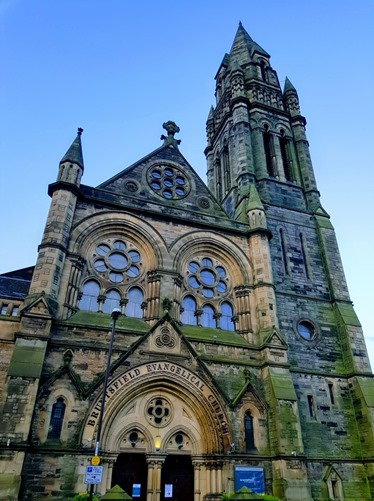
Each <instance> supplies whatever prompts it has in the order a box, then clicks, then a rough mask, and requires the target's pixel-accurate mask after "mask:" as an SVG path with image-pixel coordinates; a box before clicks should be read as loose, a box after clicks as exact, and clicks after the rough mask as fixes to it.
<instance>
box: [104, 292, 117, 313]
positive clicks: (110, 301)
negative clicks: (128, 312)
mask: <svg viewBox="0 0 374 501" xmlns="http://www.w3.org/2000/svg"><path fill="white" fill-rule="evenodd" d="M120 300H121V295H120V293H119V292H118V291H116V290H114V289H110V290H109V291H108V292H107V293H106V294H105V302H104V304H103V313H112V311H113V309H114V308H119V307H120Z"/></svg>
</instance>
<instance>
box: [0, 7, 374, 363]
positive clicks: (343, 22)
mask: <svg viewBox="0 0 374 501" xmlns="http://www.w3.org/2000/svg"><path fill="white" fill-rule="evenodd" d="M239 21H242V23H243V25H244V27H245V28H246V30H247V31H248V32H249V34H250V35H251V37H252V38H253V39H254V40H255V41H256V42H258V43H259V44H260V45H261V46H262V47H263V48H264V49H265V50H266V51H267V52H269V53H270V54H271V56H272V58H271V63H272V66H273V68H274V69H276V71H277V72H278V77H279V80H280V81H281V82H282V84H283V82H284V79H285V77H286V76H288V77H289V79H290V80H291V82H292V83H293V84H294V86H295V87H296V89H297V90H298V93H299V98H300V104H301V111H302V113H303V114H304V116H305V117H306V119H307V122H308V125H307V136H308V139H309V142H310V148H311V155H312V160H313V164H314V169H315V172H316V177H317V183H318V187H319V190H320V192H321V195H322V203H323V205H324V208H325V209H326V210H327V211H328V212H329V214H330V215H331V218H332V223H333V225H334V227H335V229H336V232H337V237H338V242H339V247H340V250H341V254H342V259H343V264H344V267H345V271H346V275H347V280H348V285H349V289H350V293H351V297H352V300H353V301H354V304H355V308H356V311H357V313H358V315H359V318H360V320H361V322H362V324H363V327H364V332H365V334H366V340H367V345H368V348H369V350H370V353H371V359H372V366H373V367H374V333H373V329H372V327H371V322H370V320H371V318H370V310H371V308H372V300H373V292H372V289H373V286H372V284H373V283H374V271H373V269H374V267H373V264H372V255H373V252H372V249H373V247H374V239H373V223H372V216H373V213H374V210H373V209H374V201H373V196H372V189H373V186H374V155H373V146H372V145H373V144H374V140H373V124H372V120H373V117H374V92H373V89H374V64H373V49H374V22H373V21H374V1H373V0H355V1H354V2H353V1H348V0H340V1H338V0H324V1H322V0H314V1H313V2H307V1H302V0H284V1H281V0H268V1H266V2H263V1H259V0H257V1H256V2H255V1H252V0H246V1H245V0H236V1H235V2H232V1H228V0H216V1H213V0H208V1H205V2H204V1H202V0H200V1H197V0H189V1H187V0H180V1H178V2H170V1H169V2H167V1H162V0H160V1H156V0H154V1H152V0H148V1H146V0H138V1H136V2H134V1H127V0H105V1H103V0H101V1H98V0H52V1H51V0H0V61H1V68H2V74H3V76H2V79H1V82H0V109H1V118H0V154H1V164H2V168H1V174H2V175H1V181H0V211H1V219H2V223H1V226H2V235H3V238H2V242H3V243H2V245H1V250H0V273H3V272H6V271H9V270H12V269H16V268H21V267H25V266H30V265H33V264H34V263H35V260H36V253H37V246H38V244H39V243H40V239H41V235H42V231H43V227H44V224H45V220H46V215H47V211H48V208H49V202H50V199H49V197H48V195H47V185H48V184H49V183H51V182H54V181H55V179H56V175H57V168H58V163H59V161H60V159H61V157H62V156H63V155H64V153H65V151H66V150H67V148H68V147H69V145H70V143H71V142H72V140H73V139H74V137H75V134H76V130H77V127H83V128H84V134H83V137H82V140H83V148H84V159H85V173H84V177H83V183H84V184H88V185H93V186H95V185H97V184H99V183H101V182H102V181H104V180H105V179H108V178H109V177H111V176H112V175H114V174H115V173H117V172H119V171H120V170H122V169H123V168H125V167H127V166H128V165H130V164H131V163H133V162H134V161H136V160H137V159H139V158H141V157H142V156H144V155H146V154H147V153H149V152H150V151H152V150H154V149H155V148H157V147H158V146H159V145H160V144H161V142H160V139H159V138H160V135H161V134H162V133H163V132H164V131H163V130H162V127H161V124H162V123H163V122H164V121H166V120H174V121H175V122H176V123H177V124H178V125H179V126H180V128H181V132H180V134H179V138H180V139H181V140H182V144H181V151H182V153H183V154H184V156H185V157H186V158H187V159H188V160H189V162H190V163H191V165H192V166H193V167H194V168H195V170H196V171H197V172H198V173H199V175H200V176H201V177H202V178H203V179H204V180H205V172H206V164H205V157H204V154H203V150H204V148H205V145H206V143H205V137H206V136H205V121H206V118H207V115H208V111H209V108H210V105H211V104H213V103H214V75H215V73H216V71H217V69H218V66H219V64H220V62H221V60H222V57H223V55H224V53H225V52H228V51H229V50H230V47H231V44H232V41H233V38H234V35H235V32H236V29H237V26H238V22H239Z"/></svg>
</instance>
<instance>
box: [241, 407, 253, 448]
mask: <svg viewBox="0 0 374 501" xmlns="http://www.w3.org/2000/svg"><path fill="white" fill-rule="evenodd" d="M244 435H245V450H246V452H250V451H253V449H254V448H255V438H254V433H253V417H252V414H251V413H250V412H249V411H248V412H246V413H245V416H244Z"/></svg>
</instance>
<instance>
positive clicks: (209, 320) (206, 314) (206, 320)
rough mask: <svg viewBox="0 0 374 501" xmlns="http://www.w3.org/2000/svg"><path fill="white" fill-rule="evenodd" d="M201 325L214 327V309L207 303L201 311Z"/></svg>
mask: <svg viewBox="0 0 374 501" xmlns="http://www.w3.org/2000/svg"><path fill="white" fill-rule="evenodd" d="M201 325H202V326H203V327H212V328H215V327H216V320H215V318H214V309H213V308H212V306H210V305H209V304H206V305H205V306H203V313H202V315H201Z"/></svg>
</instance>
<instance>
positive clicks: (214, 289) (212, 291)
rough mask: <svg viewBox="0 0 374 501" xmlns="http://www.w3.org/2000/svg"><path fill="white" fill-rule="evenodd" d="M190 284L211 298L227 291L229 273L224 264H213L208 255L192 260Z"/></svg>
mask: <svg viewBox="0 0 374 501" xmlns="http://www.w3.org/2000/svg"><path fill="white" fill-rule="evenodd" d="M187 281H188V285H189V286H190V287H192V288H193V289H195V290H198V291H200V292H201V294H202V295H203V296H204V297H206V298H208V299H210V298H213V297H215V296H219V295H220V294H224V293H225V292H226V291H227V275H226V271H225V269H224V268H223V266H220V265H215V264H213V261H212V260H211V259H209V258H207V257H204V258H203V259H201V260H194V261H190V263H189V264H188V278H187Z"/></svg>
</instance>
